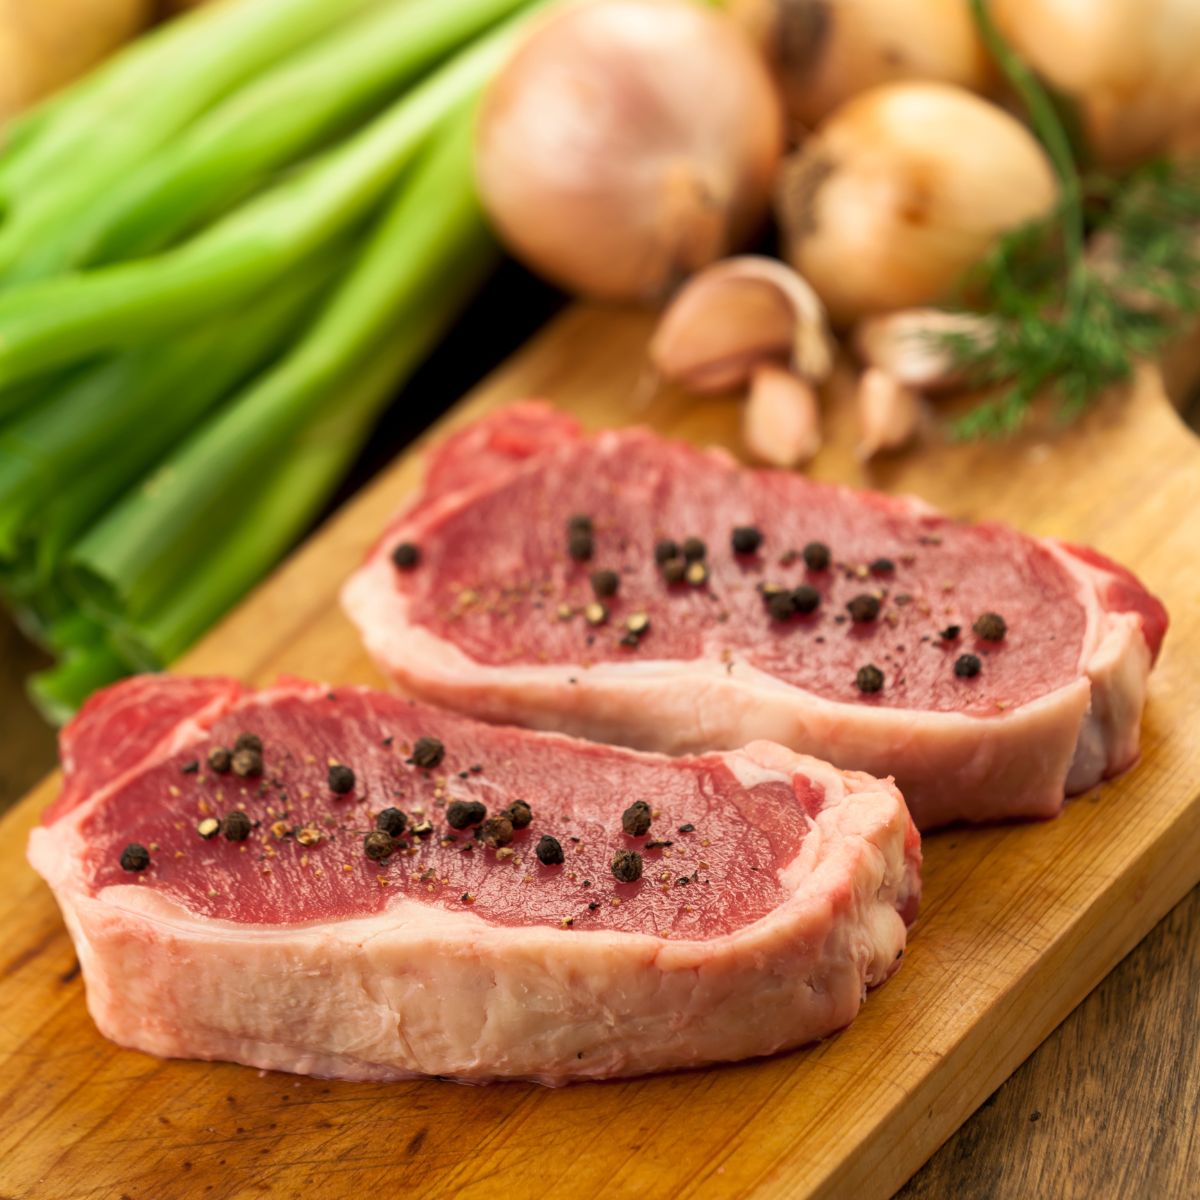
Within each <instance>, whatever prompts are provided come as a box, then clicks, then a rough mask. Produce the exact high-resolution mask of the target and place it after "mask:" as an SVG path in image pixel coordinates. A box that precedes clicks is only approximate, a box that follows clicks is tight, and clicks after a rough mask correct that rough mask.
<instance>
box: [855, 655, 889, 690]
mask: <svg viewBox="0 0 1200 1200" xmlns="http://www.w3.org/2000/svg"><path fill="white" fill-rule="evenodd" d="M854 683H855V686H857V688H858V690H859V691H860V692H865V693H867V694H868V695H870V694H871V693H872V692H877V691H879V689H880V688H882V687H883V672H882V671H881V670H880V669H879V668H878V667H877V666H876V665H875V664H874V663H868V664H867V665H866V666H865V667H859V668H858V674H857V675H855V676H854Z"/></svg>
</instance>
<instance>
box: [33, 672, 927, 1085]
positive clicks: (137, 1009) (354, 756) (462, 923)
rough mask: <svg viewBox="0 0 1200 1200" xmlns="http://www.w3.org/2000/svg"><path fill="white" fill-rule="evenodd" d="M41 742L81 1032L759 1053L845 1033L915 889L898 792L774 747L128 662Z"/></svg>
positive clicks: (896, 944)
mask: <svg viewBox="0 0 1200 1200" xmlns="http://www.w3.org/2000/svg"><path fill="white" fill-rule="evenodd" d="M246 732H249V733H253V734H255V735H257V737H258V738H259V739H260V741H261V745H262V750H261V754H260V756H259V757H260V759H261V764H262V773H261V774H253V773H251V774H249V775H239V774H238V771H239V770H246V769H249V770H251V771H253V769H254V767H255V766H256V765H257V763H256V762H255V759H254V747H253V745H250V746H248V747H247V746H243V751H242V752H241V755H242V756H241V757H239V756H238V755H235V756H234V759H233V763H234V769H233V770H226V771H225V772H224V773H220V772H218V771H217V770H216V769H215V767H214V765H212V764H211V762H210V757H209V756H210V753H211V752H212V751H213V750H214V749H218V748H220V747H234V746H236V745H237V739H238V738H239V735H240V734H243V733H246ZM429 738H433V739H436V743H430V742H423V741H421V740H420V739H429ZM438 744H440V746H441V752H442V754H443V755H444V757H443V758H442V759H441V761H438V762H436V763H435V761H434V760H435V759H437V757H438ZM62 758H63V767H64V773H65V782H64V787H63V792H62V796H61V798H60V800H59V801H58V802H57V803H56V804H55V805H53V806H52V807H51V808H50V809H49V810H48V811H47V813H46V816H45V820H44V823H43V824H42V825H41V826H40V827H39V828H38V829H36V830H34V832H33V834H32V836H31V838H30V843H29V857H30V861H31V862H32V863H33V865H34V867H35V868H36V869H37V870H38V871H39V872H40V873H41V874H42V876H43V877H44V878H45V879H46V881H47V882H48V883H49V884H50V886H51V888H53V890H54V894H55V896H56V897H57V899H58V902H59V905H60V907H61V908H62V912H63V916H64V917H65V919H66V922H67V926H68V928H69V929H70V932H71V936H72V938H73V939H74V942H75V947H76V951H77V952H78V955H79V960H80V963H81V964H82V966H83V974H84V978H85V980H86V983H87V995H88V1005H89V1008H90V1010H91V1013H92V1016H93V1017H94V1018H95V1021H96V1024H97V1025H98V1026H99V1027H100V1029H101V1031H102V1032H103V1033H105V1034H106V1035H107V1036H108V1037H111V1038H112V1039H113V1040H114V1041H117V1042H120V1043H121V1044H122V1045H125V1046H130V1047H134V1048H136V1049H140V1050H145V1051H148V1052H150V1053H152V1054H160V1055H167V1056H180V1057H189V1058H210V1059H231V1060H233V1061H236V1062H241V1063H247V1064H249V1065H251V1066H256V1067H265V1068H271V1069H278V1070H285V1071H297V1072H305V1073H311V1074H317V1075H328V1076H337V1077H342V1078H347V1079H396V1078H402V1077H406V1076H411V1075H418V1074H428V1075H442V1076H452V1077H454V1078H457V1079H463V1080H475V1081H480V1080H487V1079H497V1078H517V1077H520V1078H531V1079H538V1080H541V1081H542V1082H545V1083H552V1084H556V1083H564V1082H566V1081H568V1080H571V1079H582V1078H592V1079H595V1078H606V1077H609V1076H619V1075H634V1074H640V1073H643V1072H649V1071H658V1070H665V1069H668V1068H675V1067H686V1066H694V1065H698V1064H701V1063H708V1062H715V1061H722V1060H731V1059H740V1058H746V1057H749V1056H752V1055H759V1054H770V1053H772V1052H774V1051H777V1050H781V1049H784V1048H787V1047H791V1046H797V1045H800V1044H802V1043H804V1042H809V1041H812V1040H813V1039H815V1038H820V1037H824V1036H826V1035H827V1034H830V1033H832V1032H834V1031H835V1030H837V1029H840V1028H842V1027H843V1026H844V1025H846V1024H847V1023H848V1022H849V1021H850V1020H851V1019H852V1018H853V1017H854V1015H855V1013H856V1012H857V1011H858V1007H859V1005H860V1003H861V1002H862V998H863V993H864V991H865V989H866V988H868V987H871V986H874V985H875V984H878V983H881V982H883V980H885V979H886V978H887V977H888V976H889V975H890V974H891V973H892V971H894V970H895V969H896V967H897V966H898V965H899V960H900V958H901V956H902V954H903V951H904V945H905V924H906V922H908V921H911V920H912V918H913V917H914V915H915V912H916V905H917V897H918V892H919V882H918V874H917V872H918V867H919V861H920V851H919V843H918V836H917V833H916V830H915V828H914V827H913V824H912V822H911V820H910V819H909V816H908V813H907V811H906V809H905V807H904V802H903V800H902V799H901V797H900V793H899V792H898V791H897V790H896V788H895V787H894V786H893V784H892V783H891V782H882V781H880V780H877V779H872V778H870V777H869V776H867V775H863V774H856V773H850V772H842V771H838V770H836V769H834V768H833V767H830V766H828V765H827V764H825V763H820V762H817V761H815V760H814V759H811V758H805V757H802V756H799V755H796V754H794V753H792V752H791V751H789V750H785V749H783V748H782V747H780V746H774V745H771V744H769V743H766V742H757V743H755V744H753V745H751V746H749V747H747V748H746V749H745V750H740V751H736V752H732V753H726V754H708V755H704V756H702V757H695V758H674V759H673V758H666V757H663V756H659V755H647V754H639V753H635V752H633V751H629V750H619V749H613V748H611V747H604V746H599V745H596V744H595V743H589V742H579V741H572V740H570V739H568V738H565V737H561V736H557V735H552V734H541V733H532V732H529V731H528V730H514V729H510V728H502V727H499V726H495V725H484V724H480V723H477V722H474V721H471V720H469V719H467V718H465V717H461V716H458V715H456V714H451V713H446V712H443V711H437V710H434V709H430V708H425V707H422V706H418V705H415V704H414V703H413V702H412V701H406V700H403V699H400V698H397V697H394V696H387V695H382V694H379V693H376V692H370V691H367V690H365V689H353V688H345V689H338V690H336V691H332V692H330V691H327V690H326V689H325V688H323V687H317V686H315V685H313V684H306V683H301V682H294V681H285V682H283V683H281V684H279V685H278V686H276V687H274V688H271V689H270V690H268V691H263V692H257V693H255V692H251V691H247V690H245V689H243V688H241V687H240V686H239V685H237V684H236V683H233V682H231V681H229V680H225V679H192V680H188V679H172V678H166V677H161V676H143V677H140V678H136V679H133V680H130V681H127V682H125V683H123V684H118V685H117V686H115V687H113V688H111V689H109V690H107V691H105V692H102V693H100V694H99V695H98V696H97V697H95V698H93V699H92V700H91V701H90V702H89V703H88V704H87V706H86V707H85V708H84V710H83V711H82V713H81V714H80V715H79V716H78V717H77V718H76V720H75V721H74V722H73V723H72V724H71V725H70V726H69V727H68V728H67V730H66V731H65V733H64V735H63V740H62ZM414 760H416V761H414ZM420 763H426V764H429V765H428V766H426V767H422V766H421V765H419V764H420ZM221 766H224V764H223V763H222V762H220V761H218V762H217V763H216V767H221ZM345 768H349V769H350V772H352V777H351V775H350V774H349V773H348V772H347V771H346V770H345ZM518 799H520V800H524V801H526V802H527V804H528V805H529V806H530V807H531V809H532V820H531V821H530V822H529V823H528V824H526V825H525V826H524V827H522V828H516V829H515V830H514V829H512V828H511V827H510V829H509V830H508V831H505V830H504V828H503V822H501V823H499V827H498V828H497V827H495V826H489V825H484V826H483V827H482V830H481V829H480V826H479V825H478V824H473V825H468V826H467V827H465V828H461V829H460V828H458V827H457V825H458V824H461V823H462V816H461V815H456V814H463V811H464V810H462V809H453V808H452V806H453V805H454V804H456V803H463V802H471V801H479V802H481V803H482V804H483V805H485V806H486V808H487V809H488V811H489V813H490V814H491V815H492V816H496V815H497V814H498V813H499V812H500V811H501V810H502V809H503V808H505V807H507V806H510V805H512V804H513V802H514V801H516V800H518ZM640 799H644V800H645V801H647V802H648V803H649V804H650V805H651V806H652V810H653V811H652V821H651V825H650V828H649V830H648V831H646V832H643V833H641V834H640V835H639V836H630V835H627V834H626V833H625V832H624V827H623V816H622V813H623V810H624V809H625V808H626V807H627V806H630V807H632V805H631V801H634V800H640ZM385 809H400V810H402V811H403V813H404V814H405V815H406V817H407V818H408V828H407V830H405V831H404V832H403V833H402V834H401V835H400V836H399V837H398V838H396V839H394V840H393V839H391V835H388V834H383V833H380V832H377V831H375V829H374V827H375V825H376V822H377V820H378V819H380V818H379V814H380V812H381V810H385ZM240 814H244V817H243V816H241V815H240ZM387 815H388V816H389V817H390V819H391V820H392V821H395V819H396V817H397V815H398V814H397V813H396V812H392V813H390V814H387ZM465 815H466V816H468V817H472V818H473V819H475V820H477V819H478V814H477V813H475V814H472V813H470V812H469V811H466V812H465ZM635 816H636V814H635ZM422 822H426V823H427V824H422ZM517 823H518V824H520V821H518V822H517ZM452 824H453V825H454V827H453V828H452ZM239 826H240V828H239ZM632 828H633V829H634V830H635V832H636V831H637V830H638V829H639V828H640V826H637V825H634V826H632ZM392 831H393V833H395V832H397V827H396V826H394V825H393V827H392ZM368 832H371V833H372V837H373V838H374V839H375V840H376V841H378V840H379V839H380V838H382V840H383V842H384V843H385V844H386V848H387V849H388V850H391V853H390V854H388V856H387V857H386V858H385V859H384V860H383V861H375V860H373V859H372V858H369V857H368V856H367V855H366V853H365V849H366V841H365V835H366V834H367V833H368ZM205 834H207V835H209V836H208V838H207V839H206V837H205ZM238 834H242V835H244V840H231V836H232V837H233V838H235V839H236V837H237V836H238ZM509 834H511V838H512V840H511V843H510V844H507V845H505V844H504V842H505V838H506V837H507V836H508V835H509ZM489 836H491V837H492V838H493V840H495V841H496V842H497V845H496V846H494V847H492V846H489V844H488V841H487V839H488V837H489ZM544 836H551V837H553V838H555V839H556V840H557V842H558V844H559V846H560V847H561V850H562V852H563V857H564V858H565V861H564V862H562V863H557V864H556V863H548V864H546V863H544V862H543V861H542V860H541V856H540V855H539V854H538V853H537V852H536V849H535V848H536V847H537V846H539V844H540V843H541V839H542V838H543V837H544ZM131 844H132V845H131ZM619 851H636V852H638V853H640V854H641V856H642V860H643V868H644V869H643V874H642V877H641V878H640V880H637V881H634V882H620V881H618V879H617V878H616V877H615V874H614V870H613V866H612V864H613V859H614V855H615V854H616V853H617V852H619ZM139 853H140V855H141V857H140V858H139ZM548 857H551V858H553V857H554V856H553V855H552V854H549V855H548ZM147 859H148V863H147V861H146V860H147Z"/></svg>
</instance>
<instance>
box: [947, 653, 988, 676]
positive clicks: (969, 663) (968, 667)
mask: <svg viewBox="0 0 1200 1200" xmlns="http://www.w3.org/2000/svg"><path fill="white" fill-rule="evenodd" d="M982 667H983V663H981V662H980V661H979V658H978V656H976V655H974V654H960V655H959V656H958V657H957V658H956V659H955V660H954V673H955V675H957V676H958V677H959V679H973V678H974V677H975V676H976V675H978V674H979V672H980V669H981V668H982Z"/></svg>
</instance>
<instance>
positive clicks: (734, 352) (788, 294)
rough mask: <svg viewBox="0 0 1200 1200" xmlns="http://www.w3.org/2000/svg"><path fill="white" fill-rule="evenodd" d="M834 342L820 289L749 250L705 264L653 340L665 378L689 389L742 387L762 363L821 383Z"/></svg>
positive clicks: (654, 361)
mask: <svg viewBox="0 0 1200 1200" xmlns="http://www.w3.org/2000/svg"><path fill="white" fill-rule="evenodd" d="M833 355H834V344H833V338H832V336H831V335H830V333H829V328H828V325H827V323H826V320H825V309H824V307H823V306H822V304H821V301H820V300H819V299H818V298H817V294H816V292H814V291H813V290H812V288H810V287H809V286H808V284H807V283H805V282H804V280H803V279H801V278H800V276H799V275H797V274H796V272H795V271H793V270H792V269H791V268H790V267H788V266H786V265H785V264H784V263H781V262H778V261H777V260H775V259H773V258H764V257H762V256H760V255H755V254H745V255H740V256H738V257H735V258H727V259H724V260H722V261H721V262H718V263H714V264H713V265H712V266H710V267H705V268H704V270H702V271H700V272H699V273H697V274H696V275H693V276H692V278H691V279H689V280H688V281H687V283H685V284H684V285H683V287H682V288H681V289H680V290H679V292H678V294H677V295H676V296H675V298H674V299H673V300H672V301H671V303H670V304H669V305H668V306H667V308H666V311H665V312H664V313H663V315H662V317H661V319H660V320H659V323H658V327H657V329H656V330H655V332H654V337H653V339H652V340H651V342H650V361H651V362H652V364H653V365H654V369H655V370H656V371H657V372H658V375H659V377H660V378H662V379H664V380H666V381H667V382H668V383H674V384H678V385H679V386H681V387H683V388H685V389H686V390H687V391H689V392H696V393H705V392H725V391H731V390H733V389H734V388H740V387H744V386H745V385H746V383H747V382H748V381H749V379H750V376H751V374H752V372H753V371H754V369H755V367H756V366H758V365H759V364H760V363H763V362H774V363H779V364H785V365H789V366H791V367H792V369H793V370H794V371H795V372H796V373H797V374H798V375H801V376H803V377H804V378H805V379H808V380H811V381H813V382H815V383H822V382H823V381H824V380H825V379H827V378H828V377H829V372H830V371H831V370H832V368H833Z"/></svg>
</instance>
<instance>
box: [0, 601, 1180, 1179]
mask: <svg viewBox="0 0 1200 1200" xmlns="http://www.w3.org/2000/svg"><path fill="white" fill-rule="evenodd" d="M41 661H42V660H41V659H40V657H39V656H38V655H37V653H36V652H35V651H34V650H33V649H31V648H30V647H29V646H27V645H26V644H25V643H24V642H23V641H22V640H21V639H20V636H19V635H18V634H17V633H16V631H15V630H14V629H13V628H12V626H11V625H10V624H8V622H7V620H6V619H4V618H0V811H3V810H4V809H5V808H6V807H8V806H9V805H10V804H12V803H13V802H14V801H15V800H16V799H17V798H18V797H19V796H21V795H22V794H23V793H24V792H25V791H26V790H27V789H28V788H29V787H31V786H32V785H33V784H34V783H35V782H36V781H37V780H38V779H39V778H40V777H41V776H42V775H43V774H44V773H45V772H46V771H47V770H48V769H49V767H50V766H51V765H52V764H53V757H54V748H53V736H52V734H51V733H50V731H49V730H48V729H46V727H45V726H44V725H42V724H41V723H40V721H39V720H38V718H37V716H36V714H34V713H33V712H32V710H31V709H30V708H29V705H28V703H27V702H26V700H25V697H24V694H23V692H22V689H21V681H22V679H23V678H24V675H25V674H26V673H27V672H28V671H29V670H31V669H34V668H35V667H37V666H39V665H41ZM1197 1112H1200V890H1197V891H1194V892H1193V893H1192V894H1191V895H1190V896H1189V898H1188V899H1187V900H1185V901H1184V902H1183V903H1181V904H1179V905H1178V906H1177V907H1176V909H1175V910H1174V911H1173V912H1172V913H1171V914H1170V915H1169V916H1168V917H1167V918H1166V919H1165V920H1164V921H1163V922H1161V924H1160V925H1159V926H1158V927H1157V928H1156V929H1155V930H1154V932H1153V933H1152V934H1151V935H1150V936H1149V937H1148V938H1146V940H1145V941H1144V942H1143V943H1142V944H1141V945H1140V946H1138V948H1137V949H1136V950H1135V951H1134V952H1133V953H1132V954H1131V955H1129V957H1128V958H1127V959H1126V960H1125V961H1124V962H1123V963H1122V964H1121V965H1120V966H1119V967H1118V968H1117V969H1116V970H1115V971H1114V972H1113V973H1112V974H1111V975H1110V976H1109V977H1108V978H1107V979H1106V980H1104V982H1103V983H1102V984H1101V985H1100V986H1099V987H1098V988H1097V989H1096V990H1095V991H1094V992H1093V993H1092V994H1091V995H1090V996H1089V997H1088V999H1087V1000H1086V1001H1085V1002H1084V1003H1083V1004H1082V1005H1081V1006H1080V1007H1079V1008H1078V1009H1077V1010H1076V1011H1075V1012H1074V1013H1073V1014H1072V1015H1071V1016H1070V1017H1069V1018H1068V1019H1067V1020H1066V1021H1065V1022H1064V1023H1063V1024H1062V1025H1061V1026H1060V1027H1059V1028H1058V1029H1057V1030H1056V1031H1055V1032H1054V1033H1053V1034H1052V1035H1051V1036H1050V1037H1049V1038H1048V1039H1047V1041H1046V1042H1045V1043H1043V1045H1042V1047H1041V1048H1040V1049H1039V1050H1038V1051H1037V1053H1036V1054H1034V1055H1033V1057H1032V1058H1030V1059H1029V1061H1028V1062H1026V1063H1025V1065H1024V1066H1023V1067H1022V1068H1021V1069H1020V1070H1019V1071H1018V1072H1017V1073H1016V1074H1015V1075H1014V1076H1013V1077H1012V1078H1011V1079H1009V1081H1008V1082H1007V1083H1005V1084H1004V1085H1003V1086H1002V1087H1001V1088H999V1089H998V1091H997V1092H996V1093H995V1094H994V1095H993V1096H992V1098H991V1099H989V1100H988V1101H987V1102H986V1103H985V1104H984V1106H983V1107H982V1108H981V1109H980V1110H979V1111H978V1112H976V1114H975V1115H974V1116H973V1117H972V1118H971V1119H970V1120H969V1121H968V1122H967V1123H966V1124H965V1125H964V1126H963V1127H962V1128H961V1129H960V1130H959V1131H958V1133H957V1134H955V1135H954V1136H953V1137H952V1138H951V1139H950V1141H949V1142H947V1143H946V1144H945V1145H944V1146H943V1147H942V1149H941V1150H940V1151H939V1152H938V1153H937V1154H936V1155H935V1156H934V1157H933V1158H932V1159H931V1160H930V1161H929V1162H928V1163H927V1164H926V1166H925V1167H924V1168H923V1169H922V1170H921V1171H920V1172H919V1173H918V1174H917V1175H916V1176H915V1177H914V1178H913V1179H912V1181H911V1182H910V1183H909V1184H908V1185H907V1186H906V1187H905V1188H904V1189H902V1191H901V1192H900V1194H899V1195H900V1197H902V1198H903V1200H918V1198H920V1200H925V1198H930V1200H940V1198H942V1197H948V1196H954V1197H964V1198H967V1197H984V1196H986V1197H989V1198H995V1200H1002V1198H1006V1197H1013V1198H1018V1197H1019V1198H1021V1200H1024V1198H1026V1197H1034V1196H1038V1197H1040V1196H1056V1197H1058V1196H1064V1197H1066V1196H1079V1197H1098V1196H1109V1195H1121V1196H1128V1197H1143V1196H1144V1197H1148V1198H1149V1197H1154V1198H1155V1200H1170V1198H1171V1197H1184V1196H1190V1195H1195V1194H1196V1173H1197V1169H1198V1168H1200V1137H1198V1135H1197V1121H1196V1114H1197ZM6 1200H7V1198H6ZM13 1200H17V1198H15V1197H14V1198H13ZM20 1200H34V1198H33V1197H28V1198H26V1197H21V1198H20Z"/></svg>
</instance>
